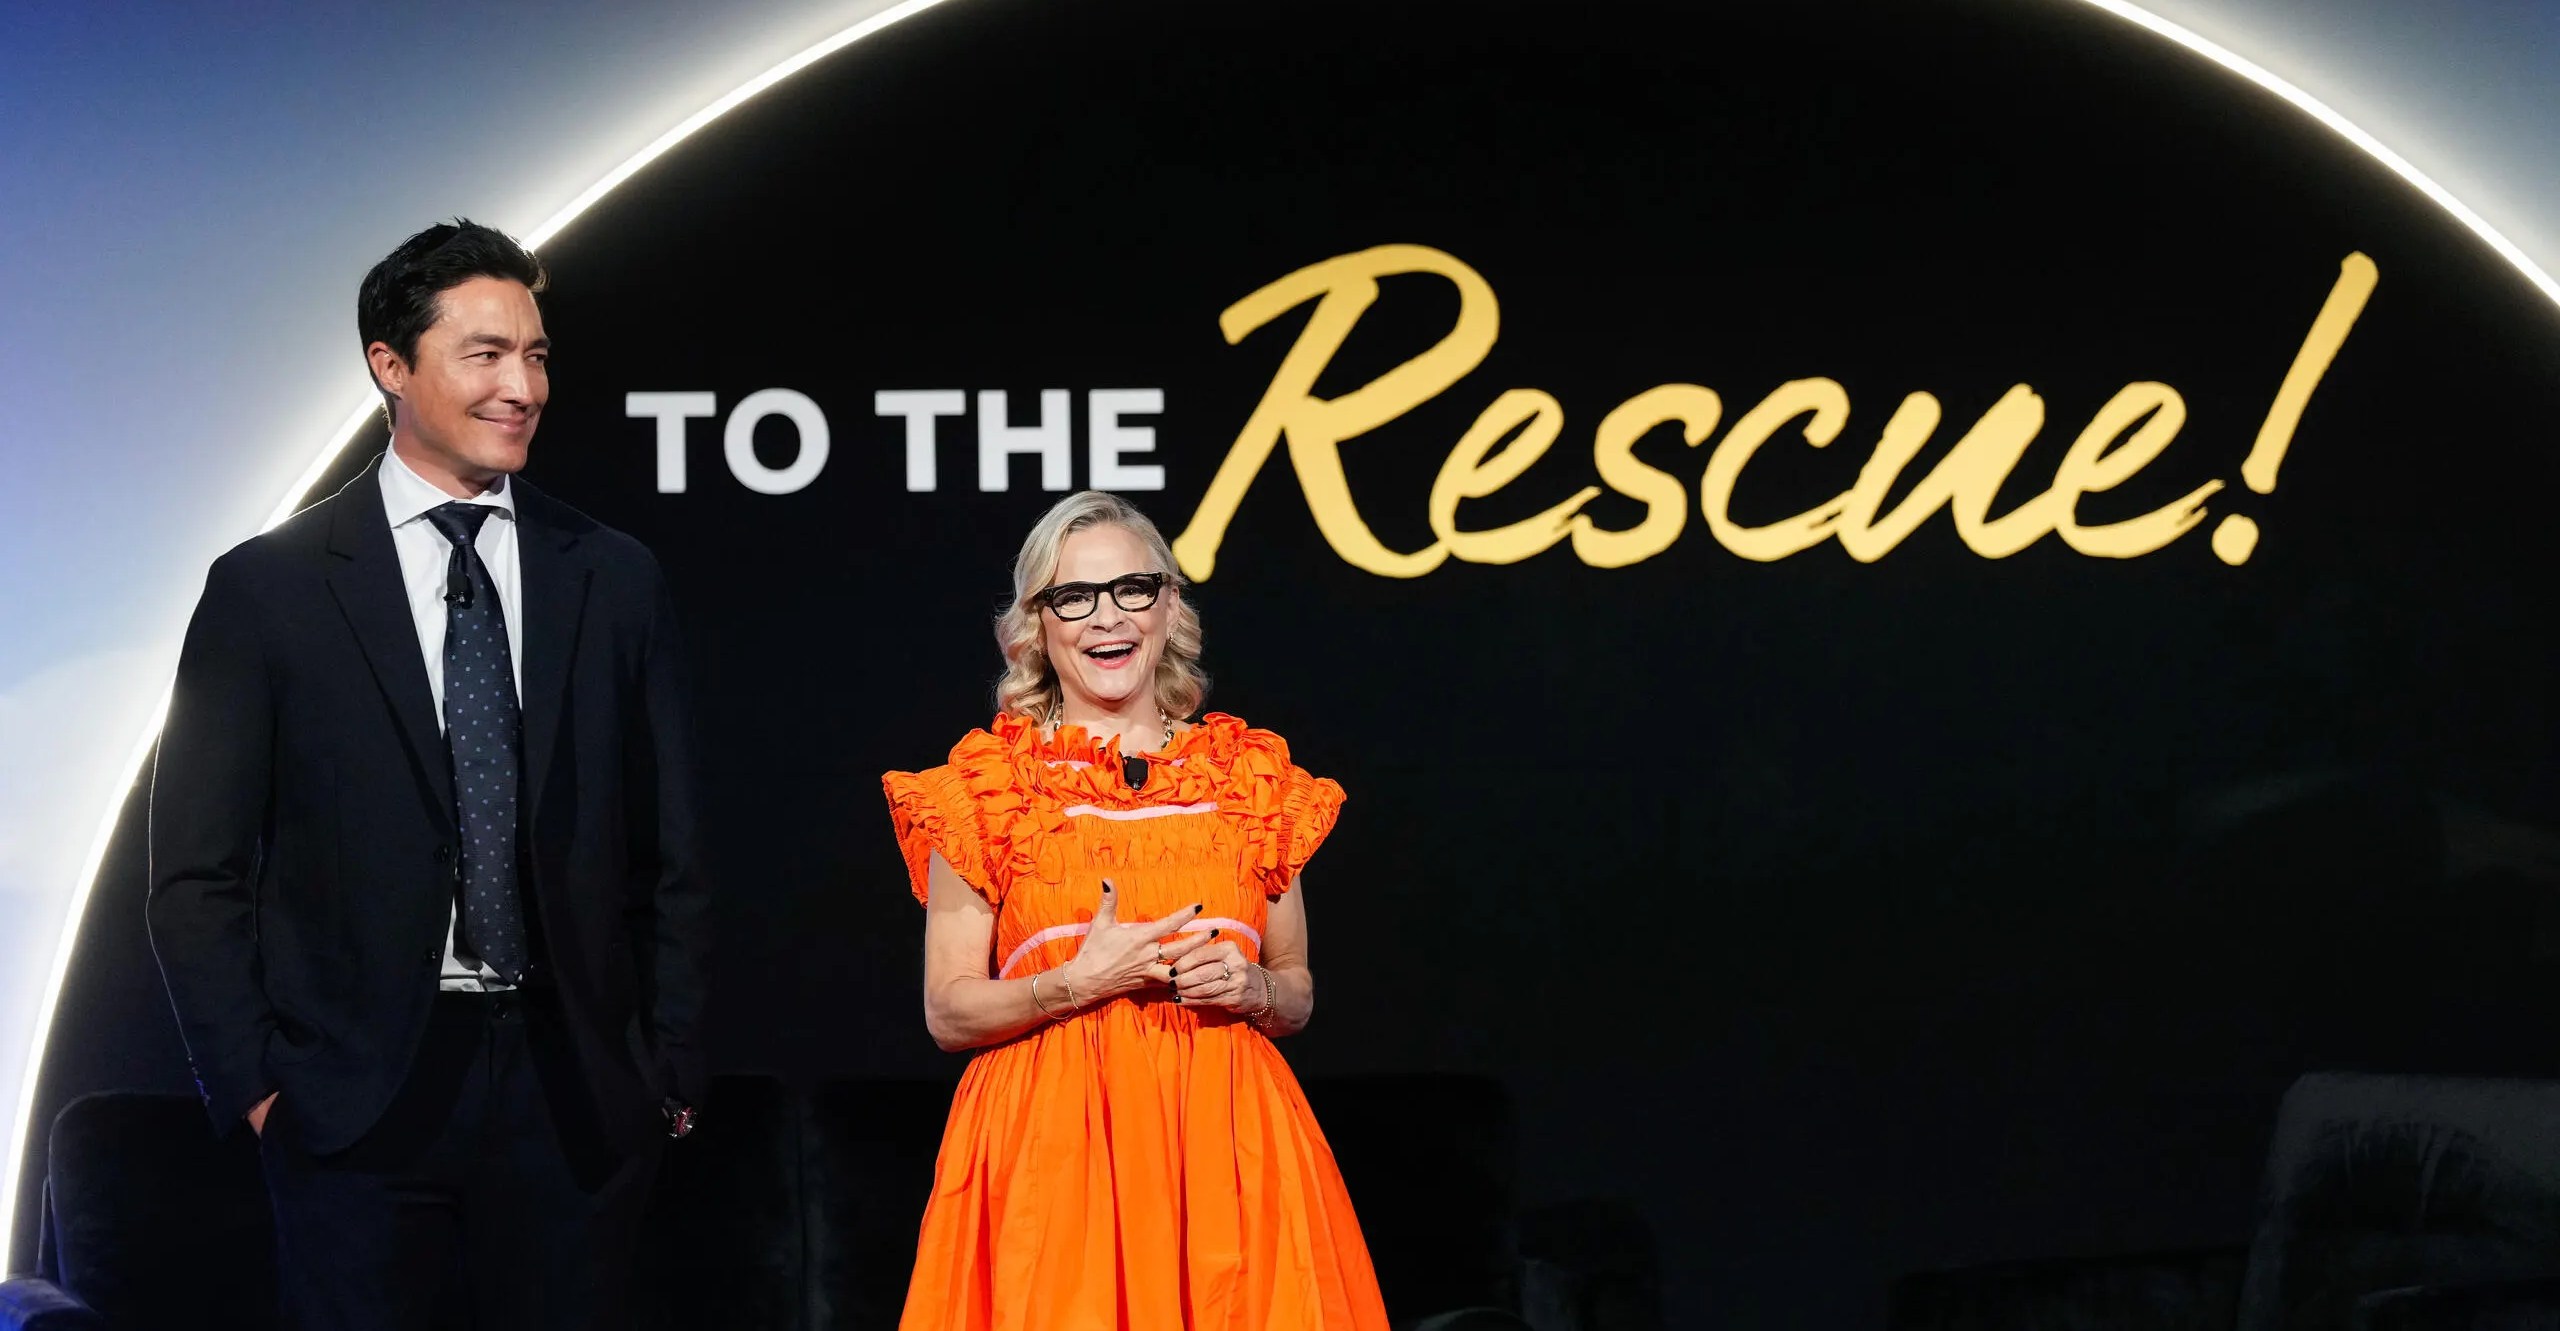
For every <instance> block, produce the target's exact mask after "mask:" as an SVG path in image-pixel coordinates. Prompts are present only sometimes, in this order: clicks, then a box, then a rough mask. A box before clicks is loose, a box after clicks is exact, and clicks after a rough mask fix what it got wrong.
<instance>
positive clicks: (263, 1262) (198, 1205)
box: [0, 1094, 276, 1331]
mask: <svg viewBox="0 0 2560 1331" xmlns="http://www.w3.org/2000/svg"><path fill="white" fill-rule="evenodd" d="M45 1203H46V1204H45V1213H44V1215H43V1217H42V1221H41V1223H42V1225H43V1231H44V1232H43V1235H42V1238H41V1240H40V1250H41V1253H42V1257H41V1267H40V1269H39V1270H38V1271H37V1272H36V1273H35V1274H34V1275H33V1276H22V1277H19V1278H17V1279H14V1280H11V1281H9V1282H8V1283H7V1285H6V1286H0V1290H5V1294H0V1326H12V1327H15V1326H26V1327H41V1328H56V1327H62V1328H70V1327H113V1328H116V1331H160V1328H169V1329H170V1331H178V1328H191V1329H201V1331H232V1329H233V1328H238V1329H239V1331H269V1328H271V1327H273V1326H274V1324H275V1297H276V1294H275V1244H274V1230H273V1227H272V1223H271V1221H270V1218H269V1215H268V1212H267V1194H266V1185H265V1183H264V1181H263V1180H262V1179H261V1177H260V1176H259V1173H258V1145H257V1139H256V1138H254V1137H252V1136H250V1135H249V1134H248V1133H246V1132H240V1133H234V1134H232V1135H230V1136H228V1137H224V1138H222V1139H220V1140H216V1139H215V1138H214V1137H213V1135H212V1134H211V1133H209V1132H207V1131H206V1130H205V1121H204V1107H203V1106H202V1105H199V1104H197V1103H196V1102H195V1101H194V1100H193V1099H190V1098H188V1097H186V1096H178V1095H127V1094H103V1095H88V1096H82V1097H81V1098H80V1099H77V1100H74V1101H72V1102H71V1103H70V1104H69V1105H67V1106H65V1107H64V1108H63V1111H62V1113H61V1114H60V1115H59V1116H58V1117H56V1118H55V1120H54V1124H53V1136H52V1138H51V1139H50V1141H49V1142H48V1143H47V1147H46V1177H45Z"/></svg>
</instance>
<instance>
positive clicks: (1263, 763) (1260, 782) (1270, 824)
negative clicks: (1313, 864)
mask: <svg viewBox="0 0 2560 1331" xmlns="http://www.w3.org/2000/svg"><path fill="white" fill-rule="evenodd" d="M1221 723H1226V724H1227V725H1229V726H1232V727H1233V729H1232V731H1231V732H1230V735H1231V738H1230V736H1220V737H1219V738H1221V739H1226V740H1229V743H1230V744H1231V745H1232V747H1231V749H1230V757H1229V766H1228V769H1227V771H1228V781H1229V783H1230V788H1229V791H1228V798H1229V799H1230V800H1232V801H1233V803H1234V804H1235V805H1236V806H1237V807H1239V808H1241V809H1242V810H1243V811H1244V812H1245V814H1246V815H1247V817H1248V818H1249V819H1250V820H1251V823H1252V832H1251V835H1252V836H1253V839H1254V860H1253V862H1254V871H1255V873H1257V874H1258V875H1260V877H1261V879H1262V890H1263V893H1264V894H1265V895H1267V896H1275V897H1276V896H1279V895H1281V894H1282V893H1284V892H1287V891H1288V890H1289V887H1290V885H1291V884H1292V883H1295V882H1296V881H1297V878H1298V873H1299V871H1300V870H1302V869H1304V868H1306V867H1307V861H1308V860H1309V859H1310V858H1312V857H1313V856H1314V855H1315V853H1316V848H1317V847H1319V846H1321V845H1323V844H1324V839H1325V838H1326V837H1327V836H1329V835H1331V834H1332V832H1333V824H1334V821H1335V820H1336V819H1338V818H1340V817H1341V816H1342V801H1343V799H1344V798H1345V796H1344V795H1343V791H1342V786H1341V785H1340V784H1339V783H1337V782H1334V781H1332V780H1329V779H1327V778H1325V777H1320V776H1315V775H1313V774H1311V773H1309V772H1308V771H1307V770H1306V769H1305V768H1303V767H1300V766H1298V765H1297V764H1296V763H1293V762H1291V761H1289V742H1288V741H1287V740H1284V739H1282V738H1280V737H1279V736H1278V735H1276V734H1273V733H1272V732H1270V731H1268V730H1249V729H1245V728H1244V726H1243V723H1241V722H1238V721H1236V720H1235V719H1234V718H1232V717H1225V716H1215V715H1213V716H1211V717H1209V718H1208V719H1207V722H1206V724H1208V725H1211V726H1218V725H1220V724H1221ZM1222 747H1224V746H1222Z"/></svg>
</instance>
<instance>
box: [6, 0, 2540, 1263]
mask: <svg viewBox="0 0 2560 1331" xmlns="http://www.w3.org/2000/svg"><path fill="white" fill-rule="evenodd" d="M940 3H942V0H905V3H903V4H899V5H895V6H893V7H891V8H888V9H884V10H882V11H881V12H879V13H877V14H874V15H872V16H871V17H870V18H867V19H864V20H863V21H862V22H860V23H856V24H854V25H853V26H852V27H849V28H846V29H844V30H843V31H841V32H838V33H836V34H835V35H834V36H832V37H828V38H826V39H825V40H823V41H821V42H819V43H818V44H817V45H815V46H812V47H810V48H809V49H807V50H805V51H802V52H801V53H800V54H798V55H795V56H793V57H791V58H790V59H788V60H785V61H783V62H782V63H781V64H778V65H775V66H774V67H773V68H771V69H768V70H766V71H765V72H764V73H762V74H759V75H757V76H756V77H754V78H752V79H750V80H748V81H747V82H746V83H745V84H743V85H741V86H740V87H738V88H737V89H736V90H735V91H733V92H731V93H730V94H729V95H728V96H726V97H723V98H721V99H720V100H718V101H716V102H713V103H712V104H711V105H709V106H706V107H704V108H702V109H701V110H699V111H696V112H695V113H693V114H692V115H690V116H688V117H686V118H685V119H684V120H683V121H682V122H680V123H678V124H677V125H676V127H675V128H673V129H670V130H668V131H667V132H666V133H664V134H661V135H659V136H658V137H657V138H656V139H655V140H654V141H652V142H651V143H650V144H649V146H648V147H645V148H642V149H641V150H640V151H639V152H636V153H634V154H632V155H631V157H630V158H628V159H627V160H625V161H624V162H623V163H622V165H620V166H617V167H615V168H614V169H613V170H611V171H608V172H606V173H605V175H604V178H603V179H601V180H598V181H597V182H596V183H594V184H592V185H589V186H588V187H587V188H586V190H585V191H584V192H583V193H581V194H579V195H578V197H576V198H574V199H571V200H570V201H569V202H568V204H567V206H565V207H563V208H561V209H560V211H558V212H556V213H553V214H552V215H551V217H550V219H549V220H547V221H545V222H544V223H543V224H542V225H540V226H538V227H535V228H534V229H533V230H532V231H530V232H527V233H526V234H525V236H524V242H525V244H526V245H527V246H529V247H536V248H538V247H540V246H541V245H542V244H543V243H545V242H546V241H548V240H550V239H551V238H552V237H553V236H555V235H558V234H559V233H560V231H561V230H562V229H563V228H565V227H567V226H568V225H569V224H570V223H571V222H574V221H576V220H577V219H578V217H579V215H580V214H582V213H584V212H586V210H587V209H589V208H592V207H594V206H595V205H596V203H597V202H598V201H599V200H601V199H603V198H604V196H605V195H607V194H610V193H612V192H613V191H614V190H615V189H616V188H617V187H619V186H620V185H621V184H622V183H623V182H624V181H626V180H629V179H630V178H631V177H632V176H634V175H636V174H638V173H639V172H640V171H641V170H642V169H643V168H645V167H647V166H648V165H649V163H651V162H653V161H656V160H657V159H658V158H659V157H662V156H664V155H665V154H666V153H667V151H668V150H669V149H671V148H673V147H675V146H676V145H677V144H679V143H682V142H684V141H685V140H686V139H688V138H691V137H692V136H693V135H694V134H695V133H696V132H697V131H699V130H701V129H702V128H703V127H704V126H705V125H708V124H710V123H711V122H712V121H715V120H718V119H719V118H720V117H722V116H724V115H727V114H728V113H729V112H731V111H733V110H736V109H737V108H738V106H739V105H740V104H741V103H744V102H745V101H747V100H748V99H749V98H752V97H754V96H755V95H756V94H758V93H760V92H763V91H764V90H766V89H767V88H770V87H772V86H773V85H775V84H777V83H780V82H781V81H783V80H784V79H787V78H789V77H791V76H792V75H794V74H797V73H799V72H800V71H801V70H803V69H806V68H808V67H809V66H810V65H813V64H816V63H817V62H818V61H820V60H824V59H826V58H827V57H828V56H830V55H833V54H835V53H836V52H837V51H840V50H843V49H844V48H845V47H847V46H850V45H852V44H853V43H855V42H858V41H860V40H862V39H863V38H865V37H868V36H870V35H871V34H873V33H875V32H878V31H880V30H881V29H883V28H886V27H888V26H890V25H891V24H894V23H896V22H898V21H899V20H901V19H906V18H911V17H913V16H915V15H917V14H920V13H923V12H924V11H925V10H928V9H931V8H933V7H934V6H935V5H937V4H940ZM2080 3H2082V4H2086V5H2090V6H2093V7H2095V8H2098V9H2102V10H2105V11H2106V12H2108V13H2110V14H2113V15H2115V16H2116V17H2118V18H2120V19H2123V20H2125V21H2126V22H2128V23H2131V24H2133V25H2135V26H2136V27H2139V28H2142V29H2144V30H2145V31H2148V32H2151V33H2153V34H2156V35H2158V36H2161V37H2165V38H2167V39H2168V40H2170V41H2172V42H2175V43H2177V44H2178V45H2180V46H2183V47H2185V48H2186V49H2188V50H2190V51H2193V52H2195V53H2196V54H2197V55H2200V56H2203V57H2204V58H2206V59H2207V60H2211V61H2212V62H2214V63H2215V64H2217V65H2220V66H2222V67H2223V68H2224V69H2227V70H2229V71H2231V72H2232V73H2234V74H2237V75H2239V76H2240V77H2242V78H2244V79H2247V80H2248V81H2249V82H2251V83H2254V84H2256V85H2257V86H2259V87H2261V88H2264V89H2266V90H2267V91H2269V92H2271V93H2274V94H2275V95H2276V96H2278V97H2281V98H2283V99H2284V100H2285V101H2287V102H2290V103H2292V104H2293V106H2294V107H2295V108H2296V109H2298V110H2300V111H2301V112H2303V114H2305V115H2308V116H2310V117H2311V118H2312V119H2314V120H2317V121H2319V122H2320V123H2321V124H2323V125H2326V126H2328V127H2329V129H2330V130H2331V131H2333V132H2335V133H2336V134H2337V135H2338V136H2339V137H2341V138H2343V139H2345V140H2346V141H2347V142H2349V143H2352V144H2354V145H2355V146H2357V147H2358V148H2362V149H2363V150H2364V151H2365V153H2366V155H2368V156H2370V157H2372V158H2373V159H2374V160H2375V161H2377V162H2380V163H2381V164H2382V165H2383V166H2384V167H2386V168H2388V169H2389V170H2390V171H2391V173H2392V174H2393V175H2396V176H2398V177H2400V178H2401V179H2402V180H2405V181H2407V182H2408V183H2409V184H2410V185H2412V186H2414V187H2415V188H2416V189H2417V190H2418V192H2419V193H2421V194H2424V195H2425V196H2427V198H2429V199H2431V200H2433V201H2434V202H2435V204H2436V206H2437V207H2439V208H2442V209H2444V210H2445V211H2446V212H2447V213H2449V214H2451V215H2452V217H2453V219H2454V220H2455V221H2457V222H2460V223H2462V225H2463V226H2464V227H2466V228H2468V229H2469V230H2470V231H2471V233H2472V234H2473V235H2475V236H2478V237H2479V238H2480V239H2481V240H2482V241H2484V242H2486V243H2487V244H2488V246H2489V248H2490V249H2492V250H2495V251H2497V253H2498V255H2499V257H2501V258H2503V259H2505V260H2506V261H2507V262H2508V263H2510V264H2513V265H2514V266H2515V269H2516V271H2517V272H2519V273H2522V274H2523V275H2524V278H2525V280H2526V281H2528V282H2530V283H2532V284H2533V286H2534V288H2535V289H2536V290H2538V291H2540V292H2541V293H2542V294H2543V295H2544V296H2546V297H2548V298H2549V299H2550V300H2551V302H2552V303H2553V304H2555V305H2560V281H2555V280H2554V279H2553V278H2552V276H2551V274H2549V273H2546V272H2544V271H2543V270H2542V267H2541V266H2540V265H2539V264H2536V263H2535V262H2534V261H2533V259H2532V258H2531V257H2530V256H2528V255H2527V254H2526V253H2525V252H2524V251H2523V250H2522V249H2521V248H2519V247H2518V246H2517V245H2516V243H2515V242H2514V241H2511V240H2509V239H2507V238H2506V237H2505V236H2504V235H2501V234H2499V232H2498V229H2497V228H2496V227H2493V226H2491V225H2489V222H2488V220H2487V219H2486V218H2483V217H2482V216H2480V215H2479V214H2478V213H2475V212H2473V211H2472V210H2471V209H2470V208H2469V207H2468V206H2466V205H2465V204H2464V203H2463V202H2462V201H2461V200H2460V199H2457V198H2455V197H2453V195H2452V194H2450V193H2448V192H2447V191H2446V190H2445V188H2444V186H2442V185H2439V184H2437V183H2436V182H2435V181H2434V180H2433V179H2432V178H2431V177H2429V176H2428V175H2427V174H2426V173H2425V172H2423V171H2420V170H2419V169H2418V168H2417V167H2415V166H2413V165H2411V164H2410V162H2409V160H2408V159H2407V158H2405V157H2402V156H2401V155H2400V154H2398V153H2396V152H2393V151H2391V149H2389V148H2387V147H2385V146H2383V143H2382V141H2381V140H2379V139H2377V138H2375V137H2373V136H2372V135H2371V134H2368V133H2366V132H2365V131H2364V130H2362V129H2360V128H2358V127H2357V126H2356V125H2355V124H2354V123H2353V122H2352V121H2349V120H2348V119H2347V118H2346V117H2345V116H2342V115H2340V114H2338V113H2337V112H2336V111H2334V110H2332V109H2330V107H2329V106H2328V104H2327V103H2325V102H2322V101H2321V100H2320V99H2319V98H2316V97H2314V96H2312V95H2311V94H2309V93H2307V92H2304V91H2303V90H2302V89H2300V88H2297V87H2295V86H2294V85H2293V84H2291V83H2289V82H2286V81H2285V80H2284V79H2282V78H2280V77H2278V76H2277V75H2276V74H2275V73H2274V72H2272V71H2270V70H2268V69H2267V68H2266V67H2264V66H2262V65H2259V64H2258V63H2256V62H2255V61H2252V60H2249V59H2247V58H2245V57H2243V56H2241V55H2239V54H2237V53H2235V52H2233V51H2230V50H2228V49H2226V48H2224V47H2223V46H2221V45H2219V44H2217V43H2215V42H2213V41H2210V40H2208V39H2207V38H2205V37H2203V36H2201V35H2199V34H2197V33H2195V32H2192V31H2189V30H2188V29H2186V28H2182V27H2180V26H2178V25H2177V24H2175V23H2172V22H2170V21H2169V20H2167V19H2164V18H2162V17H2160V16H2159V15H2157V14H2154V13H2151V12H2150V11H2149V10H2146V9H2143V8H2140V7H2139V6H2136V5H2134V4H2131V3H2129V2H2128V0H2080ZM374 406H375V403H374V401H373V398H372V395H370V394H368V395H367V396H366V398H365V400H364V401H363V402H362V403H360V404H359V405H358V406H357V407H356V409H355V410H354V411H352V412H350V413H348V415H347V419H346V421H345V422H344V423H342V424H341V425H339V426H338V429H337V433H336V434H334V435H333V436H331V438H330V440H329V443H328V445H327V446H326V447H324V448H322V449H321V450H320V454H319V456H317V457H315V458H313V459H312V460H311V465H310V466H308V467H306V468H304V469H303V472H302V475H301V477H300V478H299V479H297V480H296V481H294V483H293V488H292V489H290V490H287V491H286V492H285V496H284V498H283V499H282V500H280V501H278V503H277V504H276V508H275V511H274V512H273V513H271V514H269V515H268V516H267V521H266V525H265V526H262V527H260V528H259V529H258V530H259V531H261V532H264V531H268V530H271V529H273V528H274V527H275V526H276V525H277V524H278V523H281V522H283V521H284V520H285V519H286V518H289V517H292V516H293V515H294V514H295V513H296V512H298V511H299V510H300V509H301V508H302V504H303V500H304V499H305V498H306V497H307V496H308V495H309V494H310V493H311V488H312V487H313V486H315V485H317V484H319V483H320V478H321V476H322V475H324V474H326V473H327V471H328V470H329V467H330V465H331V464H333V463H335V462H336V461H337V460H338V455H339V454H340V453H342V452H344V451H346V447H347V445H348V443H350V442H351V441H353V440H354V438H355V436H356V432H357V431H358V430H361V429H363V428H364V423H365V421H366V420H367V419H368V418H370V417H371V416H372V415H373V410H374ZM168 709H169V691H168V690H167V689H163V690H162V691H161V694H160V701H159V703H158V704H157V705H156V706H154V707H153V708H152V709H151V718H150V720H149V722H148V723H147V724H146V725H145V726H144V728H143V733H142V738H141V740H140V741H139V742H137V743H136V744H135V745H134V746H133V752H132V753H131V754H130V755H128V756H127V757H126V759H125V766H124V779H123V780H122V781H121V782H120V783H119V784H118V785H117V786H116V794H115V797H114V800H113V802H112V803H111V804H110V805H109V806H108V808H107V813H106V817H105V818H103V819H102V820H100V823H99V826H98V832H97V835H96V837H94V838H93V839H92V840H91V842H90V846H89V855H88V858H87V860H86V861H85V862H84V863H83V864H82V866H81V870H80V877H79V880H78V886H77V887H76V888H75V889H74V891H73V895H72V898H71V906H70V911H69V913H68V914H67V915H66V916H65V917H64V919H63V923H62V933H61V936H60V938H59V939H57V940H56V942H55V943H54V953H53V963H52V966H51V967H50V969H49V972H48V974H47V976H46V978H45V988H44V996H43V999H42V1001H41V1003H40V1004H39V1006H38V1007H37V1010H36V1029H35V1037H34V1039H33V1040H31V1041H30V1042H29V1043H28V1046H27V1056H26V1064H25V1067H24V1068H23V1070H22V1071H21V1072H20V1073H19V1080H18V1103H17V1108H16V1111H15V1112H14V1113H13V1115H12V1122H11V1126H10V1132H9V1153H8V1158H7V1160H6V1161H5V1162H0V1259H5V1255H6V1254H7V1253H8V1252H9V1251H10V1250H11V1248H12V1246H13V1244H14V1242H15V1231H16V1226H17V1212H18V1189H19V1188H20V1186H21V1185H22V1178H21V1174H22V1171H23V1169H24V1166H25V1161H26V1154H27V1135H28V1132H29V1131H30V1129H31V1128H32V1126H33V1125H32V1124H31V1123H30V1122H29V1120H30V1119H31V1118H32V1117H33V1116H34V1114H35V1094H36V1080H37V1077H36V1074H37V1073H38V1072H39V1071H41V1070H42V1068H43V1066H44V1055H45V1045H46V1042H47V1038H48V1036H49V1035H50V1034H51V1032H52V1029H53V1016H54V1010H55V1005H56V1002H57V1001H58V999H59V998H60V995H61V993H62V979H63V974H64V971H65V970H66V969H67V968H68V967H69V965H70V963H71V948H72V945H73V944H74V943H75V942H77V941H78V939H79V934H80V922H81V917H82V916H83V915H85V914H86V913H87V911H88V906H89V894H90V891H91V889H92V888H94V887H95V886H96V885H97V879H98V870H99V868H100V867H101V866H102V865H103V864H104V862H105V860H106V854H107V846H108V844H109V843H110V842H111V841H112V840H113V839H114V836H115V828H116V822H117V820H118V818H119V817H120V816H121V815H122V814H123V812H124V803H125V800H126V798H127V797H128V796H130V795H131V794H132V792H133V784H134V782H136V781H138V780H140V779H141V776H142V761H143V759H144V758H145V757H146V756H148V755H149V754H150V752H151V746H152V745H153V743H154V742H156V741H157V740H158V739H159V736H160V725H161V722H162V721H163V720H164V719H165V718H166V717H167V715H168Z"/></svg>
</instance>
